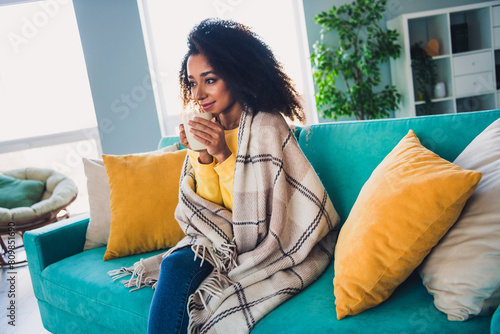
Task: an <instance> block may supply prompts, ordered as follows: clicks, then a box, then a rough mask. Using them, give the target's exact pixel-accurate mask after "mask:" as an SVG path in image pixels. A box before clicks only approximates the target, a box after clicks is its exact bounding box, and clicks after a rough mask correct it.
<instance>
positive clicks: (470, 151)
mask: <svg viewBox="0 0 500 334" xmlns="http://www.w3.org/2000/svg"><path fill="white" fill-rule="evenodd" d="M454 163H455V164H456V165H458V166H460V167H462V168H464V169H472V170H476V171H478V172H481V173H483V177H482V179H481V181H480V182H479V185H478V187H477V189H476V191H475V193H474V194H473V195H472V196H471V197H470V198H469V201H468V202H467V204H466V205H465V207H464V209H463V211H462V214H461V216H460V217H459V219H458V220H457V222H456V223H455V225H454V226H453V227H452V228H451V229H450V231H449V232H448V233H447V234H446V235H445V237H444V238H443V239H441V241H440V242H439V244H438V245H437V246H436V247H435V248H434V249H433V250H432V252H431V253H430V254H429V256H428V257H427V259H426V260H425V261H424V262H423V264H422V266H421V268H420V275H421V277H422V279H423V283H424V285H425V286H426V287H427V290H428V291H429V292H430V293H431V294H432V295H434V304H435V305H436V307H437V308H438V309H439V310H441V311H442V312H445V313H446V314H448V319H449V320H455V321H463V320H467V319H469V317H470V316H474V315H489V314H491V313H492V312H493V311H494V310H495V308H496V307H497V306H498V305H499V304H500V119H498V120H496V121H495V122H493V123H492V124H491V125H490V126H489V127H488V128H486V129H485V130H484V131H483V132H482V133H481V134H479V135H478V136H477V137H476V138H475V139H474V140H473V141H472V142H471V143H470V144H469V145H468V146H467V148H466V149H465V150H464V151H463V152H462V153H461V154H460V155H459V156H458V157H457V159H456V160H455V161H454Z"/></svg>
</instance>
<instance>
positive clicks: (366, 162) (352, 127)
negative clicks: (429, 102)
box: [299, 110, 500, 223]
mask: <svg viewBox="0 0 500 334" xmlns="http://www.w3.org/2000/svg"><path fill="white" fill-rule="evenodd" d="M499 117H500V110H493V111H479V112H468V113H460V114H445V115H433V116H420V117H415V118H405V119H384V120H371V121H353V122H337V123H323V124H317V125H312V126H309V127H306V128H304V129H302V131H301V133H300V137H299V144H300V146H301V148H302V150H303V151H304V153H305V155H306V156H307V158H308V159H309V161H310V162H311V164H312V165H313V167H314V169H315V170H316V172H317V173H318V175H319V177H320V179H321V181H322V182H323V184H324V186H325V188H326V189H327V191H328V194H329V195H330V198H331V200H332V202H333V205H334V206H335V209H336V210H337V212H338V213H339V215H340V218H341V219H342V223H343V222H345V220H346V219H347V216H348V215H349V212H350V210H351V208H352V206H353V205H354V202H355V201H356V198H357V196H358V194H359V192H360V190H361V188H362V186H363V184H364V183H365V182H366V181H367V180H368V178H369V177H370V175H371V173H372V171H373V170H374V169H375V168H376V167H377V166H378V164H379V163H380V162H381V161H382V160H383V159H384V157H385V156H386V155H387V154H388V153H389V152H390V151H391V150H392V149H393V148H394V147H395V146H396V144H397V143H398V142H399V141H400V140H401V139H402V138H403V137H404V136H405V135H406V134H407V133H408V131H409V130H410V129H412V130H413V131H414V132H415V134H416V135H417V136H418V138H419V139H420V141H421V143H422V145H424V146H425V147H427V148H428V149H430V150H431V151H433V152H435V153H436V154H438V155H439V156H441V157H442V158H444V159H446V160H448V161H451V162H453V160H455V158H456V157H457V156H458V155H459V154H460V153H461V152H462V151H463V149H464V148H465V147H466V146H467V145H468V144H469V143H470V142H471V141H472V140H473V139H474V138H475V137H476V136H477V135H478V134H479V133H481V131H483V130H484V129H485V128H486V127H487V126H488V125H490V124H491V123H492V122H493V121H494V120H496V119H497V118H499Z"/></svg>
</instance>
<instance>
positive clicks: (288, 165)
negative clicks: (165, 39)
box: [144, 19, 338, 333]
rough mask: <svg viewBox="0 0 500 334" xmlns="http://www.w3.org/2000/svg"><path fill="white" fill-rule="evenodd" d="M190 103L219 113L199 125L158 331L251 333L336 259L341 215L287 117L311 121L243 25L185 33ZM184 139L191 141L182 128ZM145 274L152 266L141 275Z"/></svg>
mask: <svg viewBox="0 0 500 334" xmlns="http://www.w3.org/2000/svg"><path fill="white" fill-rule="evenodd" d="M188 46H189V50H188V52H187V54H186V55H185V57H184V61H183V63H182V67H181V71H180V75H179V79H180V84H181V97H182V99H183V103H184V106H185V107H187V106H188V105H189V106H191V107H194V108H197V109H198V110H200V111H201V112H211V113H212V116H213V119H212V120H210V121H207V120H204V119H201V118H195V119H194V120H193V121H190V123H189V124H190V126H191V127H192V128H191V132H192V133H193V135H194V136H195V138H196V139H197V140H198V141H200V142H202V143H203V144H205V145H206V147H207V149H206V150H203V151H200V152H195V151H191V150H189V155H188V157H187V158H186V161H185V164H184V168H183V173H182V176H181V185H180V191H179V204H178V207H177V210H176V219H177V220H178V222H179V225H180V226H181V227H182V228H183V230H184V232H185V233H186V237H185V238H184V239H183V240H181V241H180V242H179V244H178V245H177V246H176V247H174V248H173V249H171V250H169V252H167V254H166V255H165V256H164V259H163V261H162V262H161V267H160V274H159V278H158V281H157V283H156V290H155V293H154V297H153V301H152V304H151V309H150V315H149V327H148V331H149V332H150V333H185V332H187V331H189V332H202V333H205V332H220V333H242V332H243V333H244V332H249V331H250V330H251V328H253V327H254V325H255V324H256V322H257V321H258V320H260V319H261V318H262V317H263V316H264V315H266V314H267V313H268V312H270V311H271V310H272V309H273V308H275V307H276V306H277V305H279V304H280V303H282V302H283V301H285V300H286V299H288V298H290V297H291V296H292V295H294V294H296V293H298V292H299V291H300V290H301V289H303V288H304V287H305V286H307V285H308V284H309V283H310V282H311V281H313V280H314V279H316V278H317V277H318V276H319V275H320V274H321V273H322V271H323V270H324V269H325V268H326V266H327V265H328V263H329V262H330V261H331V259H332V256H333V248H334V242H335V239H336V234H337V233H338V231H337V225H338V215H337V213H336V212H335V209H334V208H333V206H332V204H331V202H330V199H329V198H328V195H327V193H326V191H325V189H324V188H323V186H322V184H321V182H320V180H319V179H318V177H317V175H316V174H315V172H314V170H313V169H312V167H311V166H310V164H309V162H308V161H307V159H306V158H305V156H304V155H303V153H302V151H301V150H300V148H299V146H298V144H297V141H296V139H295V137H294V135H293V132H292V131H291V130H290V128H289V127H288V125H287V123H286V122H285V119H284V117H286V118H288V119H290V120H299V121H303V120H304V115H303V112H302V109H301V106H300V102H299V98H298V94H297V92H296V90H295V88H294V86H293V84H292V81H291V80H290V78H289V77H288V76H287V75H286V74H285V73H284V71H283V68H282V66H281V64H280V63H279V62H277V60H276V59H275V57H274V56H273V53H272V52H271V50H270V49H269V47H268V46H267V45H266V44H265V43H264V42H263V41H262V40H261V39H260V38H259V37H258V36H257V35H255V34H254V33H253V32H252V31H250V30H249V29H248V28H247V27H246V26H244V25H242V24H238V23H236V22H232V21H224V20H216V19H208V20H205V21H203V22H201V23H200V24H199V25H197V26H196V27H194V29H193V30H192V31H191V33H190V34H189V37H188ZM180 140H181V144H182V145H183V146H185V147H188V148H189V147H190V146H189V143H188V142H187V139H186V133H185V129H184V127H182V126H181V133H180ZM144 276H146V274H145V275H144Z"/></svg>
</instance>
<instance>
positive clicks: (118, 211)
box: [103, 150, 187, 261]
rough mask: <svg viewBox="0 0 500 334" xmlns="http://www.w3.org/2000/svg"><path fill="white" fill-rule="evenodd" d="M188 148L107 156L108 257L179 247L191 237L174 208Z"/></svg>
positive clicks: (105, 257) (105, 256) (108, 258)
mask: <svg viewBox="0 0 500 334" xmlns="http://www.w3.org/2000/svg"><path fill="white" fill-rule="evenodd" d="M186 152H187V151H186V150H182V151H177V152H167V153H164V152H154V153H150V154H144V155H122V156H117V155H103V160H104V165H105V167H106V173H107V174H108V178H109V186H110V189H111V195H110V206H111V228H110V233H109V240H108V245H107V250H106V253H105V254H104V260H105V261H107V260H110V259H114V258H117V257H123V256H128V255H132V254H140V253H145V252H149V251H153V250H157V249H165V248H168V247H173V246H175V245H176V244H177V242H178V241H179V240H181V239H182V238H183V237H184V236H185V235H184V232H183V231H182V230H181V228H180V226H179V224H178V223H177V221H176V220H175V217H174V213H175V208H176V207H177V202H178V196H179V179H180V176H181V169H182V164H183V162H184V158H185V157H186Z"/></svg>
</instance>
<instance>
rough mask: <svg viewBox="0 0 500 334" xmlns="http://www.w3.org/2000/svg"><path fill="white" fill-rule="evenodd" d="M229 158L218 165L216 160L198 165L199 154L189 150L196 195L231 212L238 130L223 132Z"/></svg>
mask: <svg viewBox="0 0 500 334" xmlns="http://www.w3.org/2000/svg"><path fill="white" fill-rule="evenodd" d="M224 135H225V137H226V143H227V146H228V147H229V150H230V151H231V153H232V154H231V156H229V158H227V159H226V160H225V161H224V162H222V163H221V164H219V163H218V162H217V161H216V159H215V158H214V161H213V162H212V163H211V164H208V165H204V164H201V163H199V161H198V157H199V155H200V154H199V153H198V152H195V151H191V150H189V160H190V162H191V165H192V166H193V168H194V174H195V177H196V193H197V194H198V195H199V196H201V197H203V198H205V199H207V200H209V201H211V202H214V203H217V204H219V205H222V206H224V207H225V208H226V209H228V210H230V211H233V181H234V167H235V165H236V153H237V149H238V128H236V129H233V130H227V131H224Z"/></svg>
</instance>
